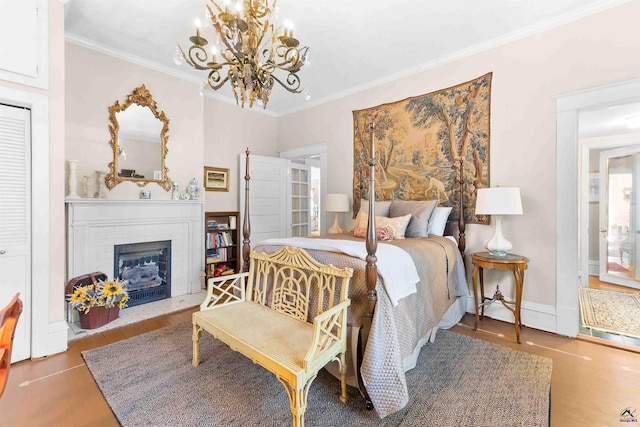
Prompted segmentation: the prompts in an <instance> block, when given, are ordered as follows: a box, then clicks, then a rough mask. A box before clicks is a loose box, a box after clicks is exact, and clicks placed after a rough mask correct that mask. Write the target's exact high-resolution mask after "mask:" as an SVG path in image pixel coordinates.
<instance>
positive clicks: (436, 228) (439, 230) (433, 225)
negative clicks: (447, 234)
mask: <svg viewBox="0 0 640 427" xmlns="http://www.w3.org/2000/svg"><path fill="white" fill-rule="evenodd" d="M451 209H453V208H452V207H450V206H449V207H437V208H435V209H434V210H433V212H432V213H431V216H430V217H429V223H428V224H427V234H435V235H436V236H442V235H444V228H445V227H446V226H447V220H448V219H449V214H450V213H451Z"/></svg>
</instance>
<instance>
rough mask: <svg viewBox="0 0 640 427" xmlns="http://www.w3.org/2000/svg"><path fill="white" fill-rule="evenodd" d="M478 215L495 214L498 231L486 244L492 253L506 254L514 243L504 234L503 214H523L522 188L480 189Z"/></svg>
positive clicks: (477, 201)
mask: <svg viewBox="0 0 640 427" xmlns="http://www.w3.org/2000/svg"><path fill="white" fill-rule="evenodd" d="M476 215H495V219H496V231H495V233H494V235H493V237H492V238H491V240H489V241H487V242H486V243H485V246H486V248H487V250H488V251H489V253H490V254H491V255H493V256H505V255H506V254H507V253H508V252H509V251H510V250H511V248H512V245H511V242H509V241H508V240H507V239H505V238H504V236H503V235H502V215H522V200H521V198H520V189H519V188H517V187H505V188H502V187H494V188H480V189H478V196H477V198H476Z"/></svg>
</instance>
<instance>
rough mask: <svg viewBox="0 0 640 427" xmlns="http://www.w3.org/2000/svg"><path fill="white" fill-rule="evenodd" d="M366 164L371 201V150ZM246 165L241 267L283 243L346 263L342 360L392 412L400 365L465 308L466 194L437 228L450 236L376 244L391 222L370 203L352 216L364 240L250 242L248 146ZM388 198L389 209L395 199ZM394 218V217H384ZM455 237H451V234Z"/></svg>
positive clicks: (402, 393) (403, 400) (399, 396)
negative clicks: (362, 227) (347, 302)
mask: <svg viewBox="0 0 640 427" xmlns="http://www.w3.org/2000/svg"><path fill="white" fill-rule="evenodd" d="M370 126H371V132H370V134H371V138H370V139H371V140H370V147H369V149H370V151H369V152H370V153H375V152H376V151H375V147H374V136H373V134H374V133H373V128H374V126H375V125H374V123H373V122H372V123H371V125H370ZM460 162H462V160H460ZM368 164H369V173H368V180H369V189H368V195H369V197H368V200H370V201H371V200H375V194H376V193H375V167H376V158H375V155H374V154H372V155H371V158H370V159H369V162H368ZM461 166H462V165H461ZM461 170H462V168H461ZM246 171H247V173H246V175H245V206H244V222H243V234H244V240H243V260H244V268H243V269H244V271H247V270H248V261H249V255H250V251H251V250H253V251H256V252H267V253H272V252H275V251H277V250H279V249H281V248H282V247H283V246H298V247H302V248H303V249H305V250H306V251H307V252H308V253H309V255H311V257H313V258H315V259H316V260H317V261H319V262H321V263H323V264H333V265H335V266H337V267H352V268H353V269H354V275H353V278H352V280H351V285H350V290H349V298H350V299H351V306H350V307H349V311H348V325H349V327H350V333H349V339H350V342H349V343H348V346H349V353H348V355H347V358H348V365H351V366H350V368H348V371H347V374H348V376H349V378H348V382H349V383H350V384H351V385H353V386H357V387H359V389H360V391H361V393H362V394H363V395H364V396H365V398H366V399H367V404H368V406H369V405H372V406H373V407H374V408H375V409H376V411H377V413H378V415H379V416H380V417H384V416H386V415H389V414H392V413H394V412H397V411H398V410H400V409H401V408H403V407H404V406H405V405H406V404H407V403H408V400H409V396H408V391H407V386H406V380H405V371H407V370H409V369H411V368H413V367H414V366H415V364H416V360H417V357H418V354H419V352H420V349H421V347H422V346H423V345H424V344H425V343H426V342H427V341H433V339H434V338H435V334H436V330H437V329H438V328H439V327H445V328H448V327H451V326H453V325H455V324H456V323H457V322H458V321H459V320H460V318H461V317H462V316H463V315H464V313H465V311H466V306H465V300H466V298H465V297H466V295H467V293H468V289H467V283H466V279H465V268H464V261H463V254H464V250H465V220H464V214H463V213H464V208H465V206H463V204H464V197H460V198H459V200H460V203H459V205H458V206H457V208H458V209H459V215H458V218H459V219H458V220H457V221H456V222H447V227H446V230H445V232H444V233H443V234H445V235H448V236H449V237H447V236H438V235H429V236H423V237H420V238H404V233H405V231H404V229H403V230H402V236H401V237H400V236H396V238H394V239H393V240H389V241H385V242H384V243H380V244H379V243H378V241H379V240H380V239H386V235H385V230H386V232H387V233H388V232H389V228H386V229H383V230H379V229H377V228H376V221H377V220H378V221H381V222H384V221H388V220H386V219H384V218H382V217H380V216H378V218H376V209H377V208H380V207H381V206H376V205H377V204H376V203H368V208H367V212H366V218H365V215H364V214H361V215H360V217H359V218H358V221H360V222H362V221H366V224H367V226H366V233H365V239H364V245H363V244H362V243H363V239H362V238H361V237H355V236H354V233H344V234H337V235H329V236H321V237H320V238H288V239H268V240H265V241H262V242H257V243H255V244H252V243H251V242H250V234H251V225H250V215H249V203H248V201H249V181H250V176H249V150H248V149H247V151H246ZM457 184H459V186H458V191H460V194H462V192H463V189H464V181H463V180H462V179H459V182H457ZM388 203H390V204H391V206H392V207H393V203H394V201H392V202H388ZM399 203H400V204H398V206H402V203H405V204H406V203H407V202H399ZM411 203H414V204H412V205H411V206H412V208H415V207H416V206H420V207H421V208H422V206H421V205H420V203H419V202H411ZM429 203H431V204H430V205H429ZM423 204H424V205H425V206H426V207H425V208H424V210H423V211H422V212H423V213H424V211H425V210H426V211H428V212H429V213H431V212H433V209H434V206H435V205H436V204H437V201H431V202H424V203H423ZM378 205H380V204H378ZM427 205H429V206H430V208H431V211H429V206H427ZM378 213H379V212H378ZM445 218H446V217H445ZM394 220H396V219H395V218H391V219H390V221H394ZM358 221H357V222H358ZM398 221H400V220H398ZM403 221H407V222H408V221H410V220H403ZM425 221H426V219H425ZM405 225H406V222H405ZM414 225H415V224H414ZM409 226H411V223H410V222H409ZM356 228H358V223H356ZM390 229H391V232H392V233H393V232H394V231H397V230H394V227H393V226H392V227H390ZM381 233H382V234H381ZM425 234H426V233H425ZM454 235H457V239H456V238H453V237H451V236H454ZM252 246H253V247H252ZM407 254H408V255H407ZM404 262H406V264H404ZM349 362H351V363H349ZM354 367H355V368H354ZM334 368H335V369H334ZM327 369H328V370H329V371H330V372H331V371H335V372H337V367H331V366H330V365H329V366H327ZM332 373H334V372H332ZM334 374H335V373H334Z"/></svg>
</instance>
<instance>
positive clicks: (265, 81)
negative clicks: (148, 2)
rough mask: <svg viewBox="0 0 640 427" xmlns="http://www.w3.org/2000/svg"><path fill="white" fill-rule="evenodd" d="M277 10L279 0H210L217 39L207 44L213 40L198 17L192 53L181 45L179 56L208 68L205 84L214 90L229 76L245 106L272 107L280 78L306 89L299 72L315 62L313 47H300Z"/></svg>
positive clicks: (209, 12) (291, 88)
mask: <svg viewBox="0 0 640 427" xmlns="http://www.w3.org/2000/svg"><path fill="white" fill-rule="evenodd" d="M275 14H277V8H276V0H237V1H235V2H233V3H231V1H230V0H226V2H225V3H224V5H223V7H220V6H219V5H218V4H217V3H216V2H215V1H213V0H209V1H208V4H207V19H208V20H209V21H210V27H211V29H212V30H213V32H214V33H215V36H214V37H215V39H214V40H215V41H214V42H213V44H212V46H211V47H210V48H209V49H207V48H206V46H207V45H208V44H209V41H208V40H207V39H205V38H204V37H202V35H201V34H200V30H201V27H202V23H201V21H200V19H196V23H195V26H196V34H195V36H192V37H190V38H189V40H190V41H191V46H190V47H189V50H188V51H187V54H185V52H184V51H183V50H182V47H180V45H178V46H177V47H176V52H175V54H174V62H175V63H176V64H178V65H180V64H182V62H183V61H184V62H186V63H187V64H189V65H190V66H192V67H193V68H195V69H197V70H204V71H208V72H209V75H208V76H207V80H206V82H205V84H206V85H208V86H209V87H211V88H212V89H214V90H218V89H220V88H221V87H222V86H224V84H225V83H226V82H227V81H229V83H230V84H231V89H232V91H233V95H234V96H235V98H236V103H237V104H238V105H241V106H242V107H243V108H244V105H245V103H247V102H248V103H249V107H253V104H254V102H256V101H257V102H258V104H261V105H262V106H263V107H264V108H266V107H267V102H268V101H269V96H270V95H271V90H272V89H273V87H274V84H275V83H278V84H279V85H280V86H282V87H283V88H285V89H286V90H288V91H289V92H292V93H300V92H302V89H301V88H300V77H299V76H298V74H297V73H298V71H300V69H301V68H302V66H303V65H307V66H308V65H309V48H308V47H307V46H305V47H299V45H300V43H299V41H298V40H297V39H296V38H294V37H293V24H291V22H290V21H287V22H286V23H285V27H284V28H276V27H274V24H273V23H272V18H273V17H272V15H275ZM276 73H279V74H280V75H279V76H278V75H276ZM305 92H306V91H305Z"/></svg>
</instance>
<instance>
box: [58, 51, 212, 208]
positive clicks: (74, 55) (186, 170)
mask: <svg viewBox="0 0 640 427" xmlns="http://www.w3.org/2000/svg"><path fill="white" fill-rule="evenodd" d="M66 64H67V67H66V86H67V87H66V124H67V135H66V159H67V160H69V159H75V160H78V161H79V163H78V168H77V176H78V183H79V185H78V187H79V188H78V192H79V194H80V195H84V185H83V183H84V180H83V178H82V177H84V176H85V175H92V176H95V171H96V170H104V171H106V170H108V165H109V162H110V161H111V160H112V159H113V154H112V148H111V145H110V144H109V141H110V139H111V136H110V134H109V110H108V109H109V107H110V106H111V105H113V103H114V102H115V101H116V100H119V101H120V102H121V103H122V102H124V100H125V98H126V97H127V95H129V94H130V93H131V92H132V91H133V90H134V89H135V88H136V87H138V86H140V85H142V84H144V85H145V86H146V87H147V89H148V90H149V92H150V93H151V95H152V96H153V99H154V100H155V101H156V102H157V104H158V109H159V110H162V111H164V113H165V114H166V116H167V118H168V119H169V132H168V135H169V140H168V142H167V148H168V153H167V158H166V166H167V168H169V173H168V176H169V178H171V180H173V181H178V183H179V185H180V189H181V190H184V188H185V186H186V185H187V183H188V182H189V180H190V179H191V178H193V177H194V176H195V178H196V179H198V181H199V182H202V177H201V173H197V174H196V171H200V170H202V152H203V150H204V147H203V145H204V138H203V123H204V119H203V108H202V105H203V99H202V97H201V96H200V95H199V94H198V87H197V85H195V84H193V83H190V82H186V81H183V80H179V79H176V78H174V77H170V76H167V75H166V74H163V73H159V72H157V71H153V70H149V69H147V68H144V67H140V66H138V65H134V64H131V63H129V62H125V61H122V60H120V59H117V58H114V57H111V56H108V55H104V54H102V53H99V52H96V51H93V50H90V49H86V48H84V47H81V46H78V45H75V44H73V43H67V44H66ZM145 188H146V189H148V190H150V191H151V197H152V198H153V199H170V198H171V192H170V191H165V190H164V189H163V188H162V187H160V186H159V185H158V184H156V183H151V184H148V185H147V186H146V187H145ZM139 192H140V187H138V186H137V185H136V184H134V183H133V182H124V183H120V184H118V185H116V186H115V187H114V188H113V189H112V190H111V191H109V192H108V198H110V199H137V198H138V197H139Z"/></svg>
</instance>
